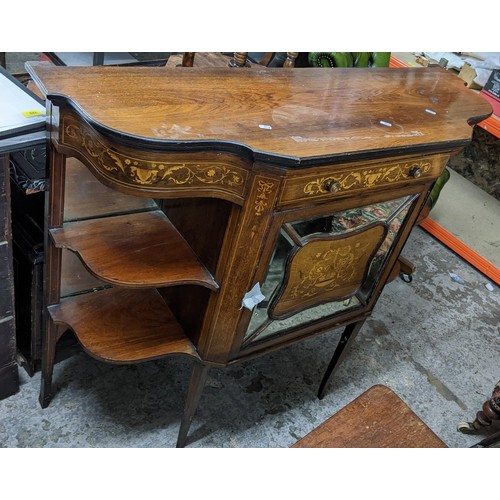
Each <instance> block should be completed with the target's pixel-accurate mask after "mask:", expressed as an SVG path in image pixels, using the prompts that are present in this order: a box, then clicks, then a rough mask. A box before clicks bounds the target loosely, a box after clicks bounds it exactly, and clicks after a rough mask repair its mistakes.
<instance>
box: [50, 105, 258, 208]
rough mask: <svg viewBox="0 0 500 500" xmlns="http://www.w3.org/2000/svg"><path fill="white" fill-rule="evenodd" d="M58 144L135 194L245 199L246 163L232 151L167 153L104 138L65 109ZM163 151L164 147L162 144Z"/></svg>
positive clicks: (112, 184) (110, 182)
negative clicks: (230, 152)
mask: <svg viewBox="0 0 500 500" xmlns="http://www.w3.org/2000/svg"><path fill="white" fill-rule="evenodd" d="M58 144H59V145H58V148H60V149H61V150H62V151H63V152H64V153H66V154H68V155H70V156H73V155H74V156H76V157H77V158H79V159H80V160H81V161H82V162H83V163H84V164H85V165H86V166H87V167H88V168H89V170H91V171H92V172H93V173H94V175H95V176H96V177H97V178H98V179H99V180H100V181H101V182H103V183H104V184H106V185H107V186H109V187H111V188H115V189H118V190H119V191H122V192H125V193H127V194H132V195H136V196H149V197H156V198H175V197H190V196H210V197H219V198H223V199H228V200H230V201H234V202H236V203H240V204H241V203H242V202H243V200H244V195H245V188H246V182H247V180H248V177H249V172H248V166H247V165H246V164H245V163H244V161H242V160H241V159H239V158H237V157H236V156H234V155H231V154H223V153H218V152H202V153H192V152H185V153H178V152H171V151H170V152H169V151H168V148H169V144H168V143H167V142H165V143H164V144H162V143H158V144H157V146H158V148H159V150H146V149H144V148H141V147H138V148H137V149H135V148H134V147H133V146H129V145H124V144H122V143H120V142H118V141H113V140H112V139H109V138H108V137H104V136H103V135H102V134H101V133H100V132H99V131H98V130H96V129H95V128H93V127H92V126H91V125H90V124H89V123H87V122H85V121H84V120H82V119H81V118H79V117H78V116H76V115H75V114H73V113H71V112H65V113H64V114H63V113H61V117H60V124H59V137H58ZM162 148H163V149H164V150H161V149H162Z"/></svg>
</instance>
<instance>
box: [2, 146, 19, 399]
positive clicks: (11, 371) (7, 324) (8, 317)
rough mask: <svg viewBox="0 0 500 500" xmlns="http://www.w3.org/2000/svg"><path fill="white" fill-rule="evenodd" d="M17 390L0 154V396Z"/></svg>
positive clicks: (5, 183)
mask: <svg viewBox="0 0 500 500" xmlns="http://www.w3.org/2000/svg"><path fill="white" fill-rule="evenodd" d="M18 390H19V379H18V372H17V362H16V332H15V314H14V277H13V271H12V229H11V217H10V186H9V155H8V154H1V153H0V399H3V398H6V397H8V396H10V395H12V394H14V393H16V392H17V391H18Z"/></svg>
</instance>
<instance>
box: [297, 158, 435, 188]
mask: <svg viewBox="0 0 500 500" xmlns="http://www.w3.org/2000/svg"><path fill="white" fill-rule="evenodd" d="M431 167H432V163H431V162H429V161H411V162H404V163H397V164H395V165H392V166H387V165H384V166H381V167H380V166H379V167H373V168H367V169H362V170H357V171H354V172H344V173H341V174H338V175H329V176H325V177H319V178H317V179H315V180H313V181H311V182H308V183H307V184H306V185H305V186H304V193H305V194H307V195H316V194H322V193H327V192H328V186H329V185H330V184H331V183H332V182H336V183H338V184H339V186H340V189H339V190H350V189H359V188H369V187H372V186H375V185H380V184H392V183H394V182H400V181H402V180H405V179H408V178H411V174H410V171H411V170H412V169H415V168H418V169H420V172H421V175H425V174H427V173H429V172H430V171H431Z"/></svg>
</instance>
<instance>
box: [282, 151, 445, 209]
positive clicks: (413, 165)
mask: <svg viewBox="0 0 500 500" xmlns="http://www.w3.org/2000/svg"><path fill="white" fill-rule="evenodd" d="M448 157H449V155H445V154H440V155H434V156H429V157H425V158H406V159H402V160H399V161H393V162H384V163H380V162H378V163H372V164H369V165H367V164H363V165H359V164H357V165H351V166H349V167H345V166H340V167H338V166H329V167H320V168H318V169H315V173H314V174H308V175H300V174H299V175H293V174H292V175H291V176H290V177H287V178H286V179H285V181H284V184H283V190H282V193H281V197H280V201H279V204H280V205H293V204H294V203H296V202H301V203H303V202H304V201H306V200H307V201H313V202H315V201H323V200H329V199H331V198H332V196H340V195H342V194H347V193H349V194H351V193H355V192H357V191H362V190H364V189H374V188H387V187H392V186H397V185H398V184H407V183H408V182H415V181H418V180H430V179H435V178H437V177H438V176H439V174H440V173H441V171H442V169H443V168H444V166H445V165H446V162H447V160H448Z"/></svg>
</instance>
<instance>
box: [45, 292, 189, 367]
mask: <svg viewBox="0 0 500 500" xmlns="http://www.w3.org/2000/svg"><path fill="white" fill-rule="evenodd" d="M48 311H49V313H50V315H51V317H52V319H53V321H54V322H55V323H56V324H61V323H62V324H65V325H67V326H68V327H69V328H71V329H72V330H73V332H74V333H75V335H76V336H77V338H78V340H79V341H80V343H81V344H82V347H83V348H84V349H85V350H86V351H87V352H88V353H89V354H91V355H92V356H94V357H96V358H98V359H102V360H104V361H110V362H114V363H130V362H139V361H147V360H151V359H155V358H159V357H161V356H165V355H169V354H185V355H188V356H193V357H195V358H198V354H197V353H196V349H195V348H194V346H193V344H192V343H191V341H190V340H189V339H188V338H187V336H186V335H185V334H184V331H183V330H182V328H181V326H180V325H179V324H178V323H177V320H176V319H175V317H174V315H173V314H172V312H171V311H170V309H169V308H168V306H167V304H166V303H165V301H164V300H163V299H162V297H161V296H160V294H159V293H158V291H157V290H154V289H149V288H145V289H144V288H143V289H129V288H108V289H106V290H101V291H98V292H93V293H87V294H83V295H77V296H74V297H68V298H66V299H62V300H61V302H60V303H59V304H56V305H52V306H49V308H48Z"/></svg>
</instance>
